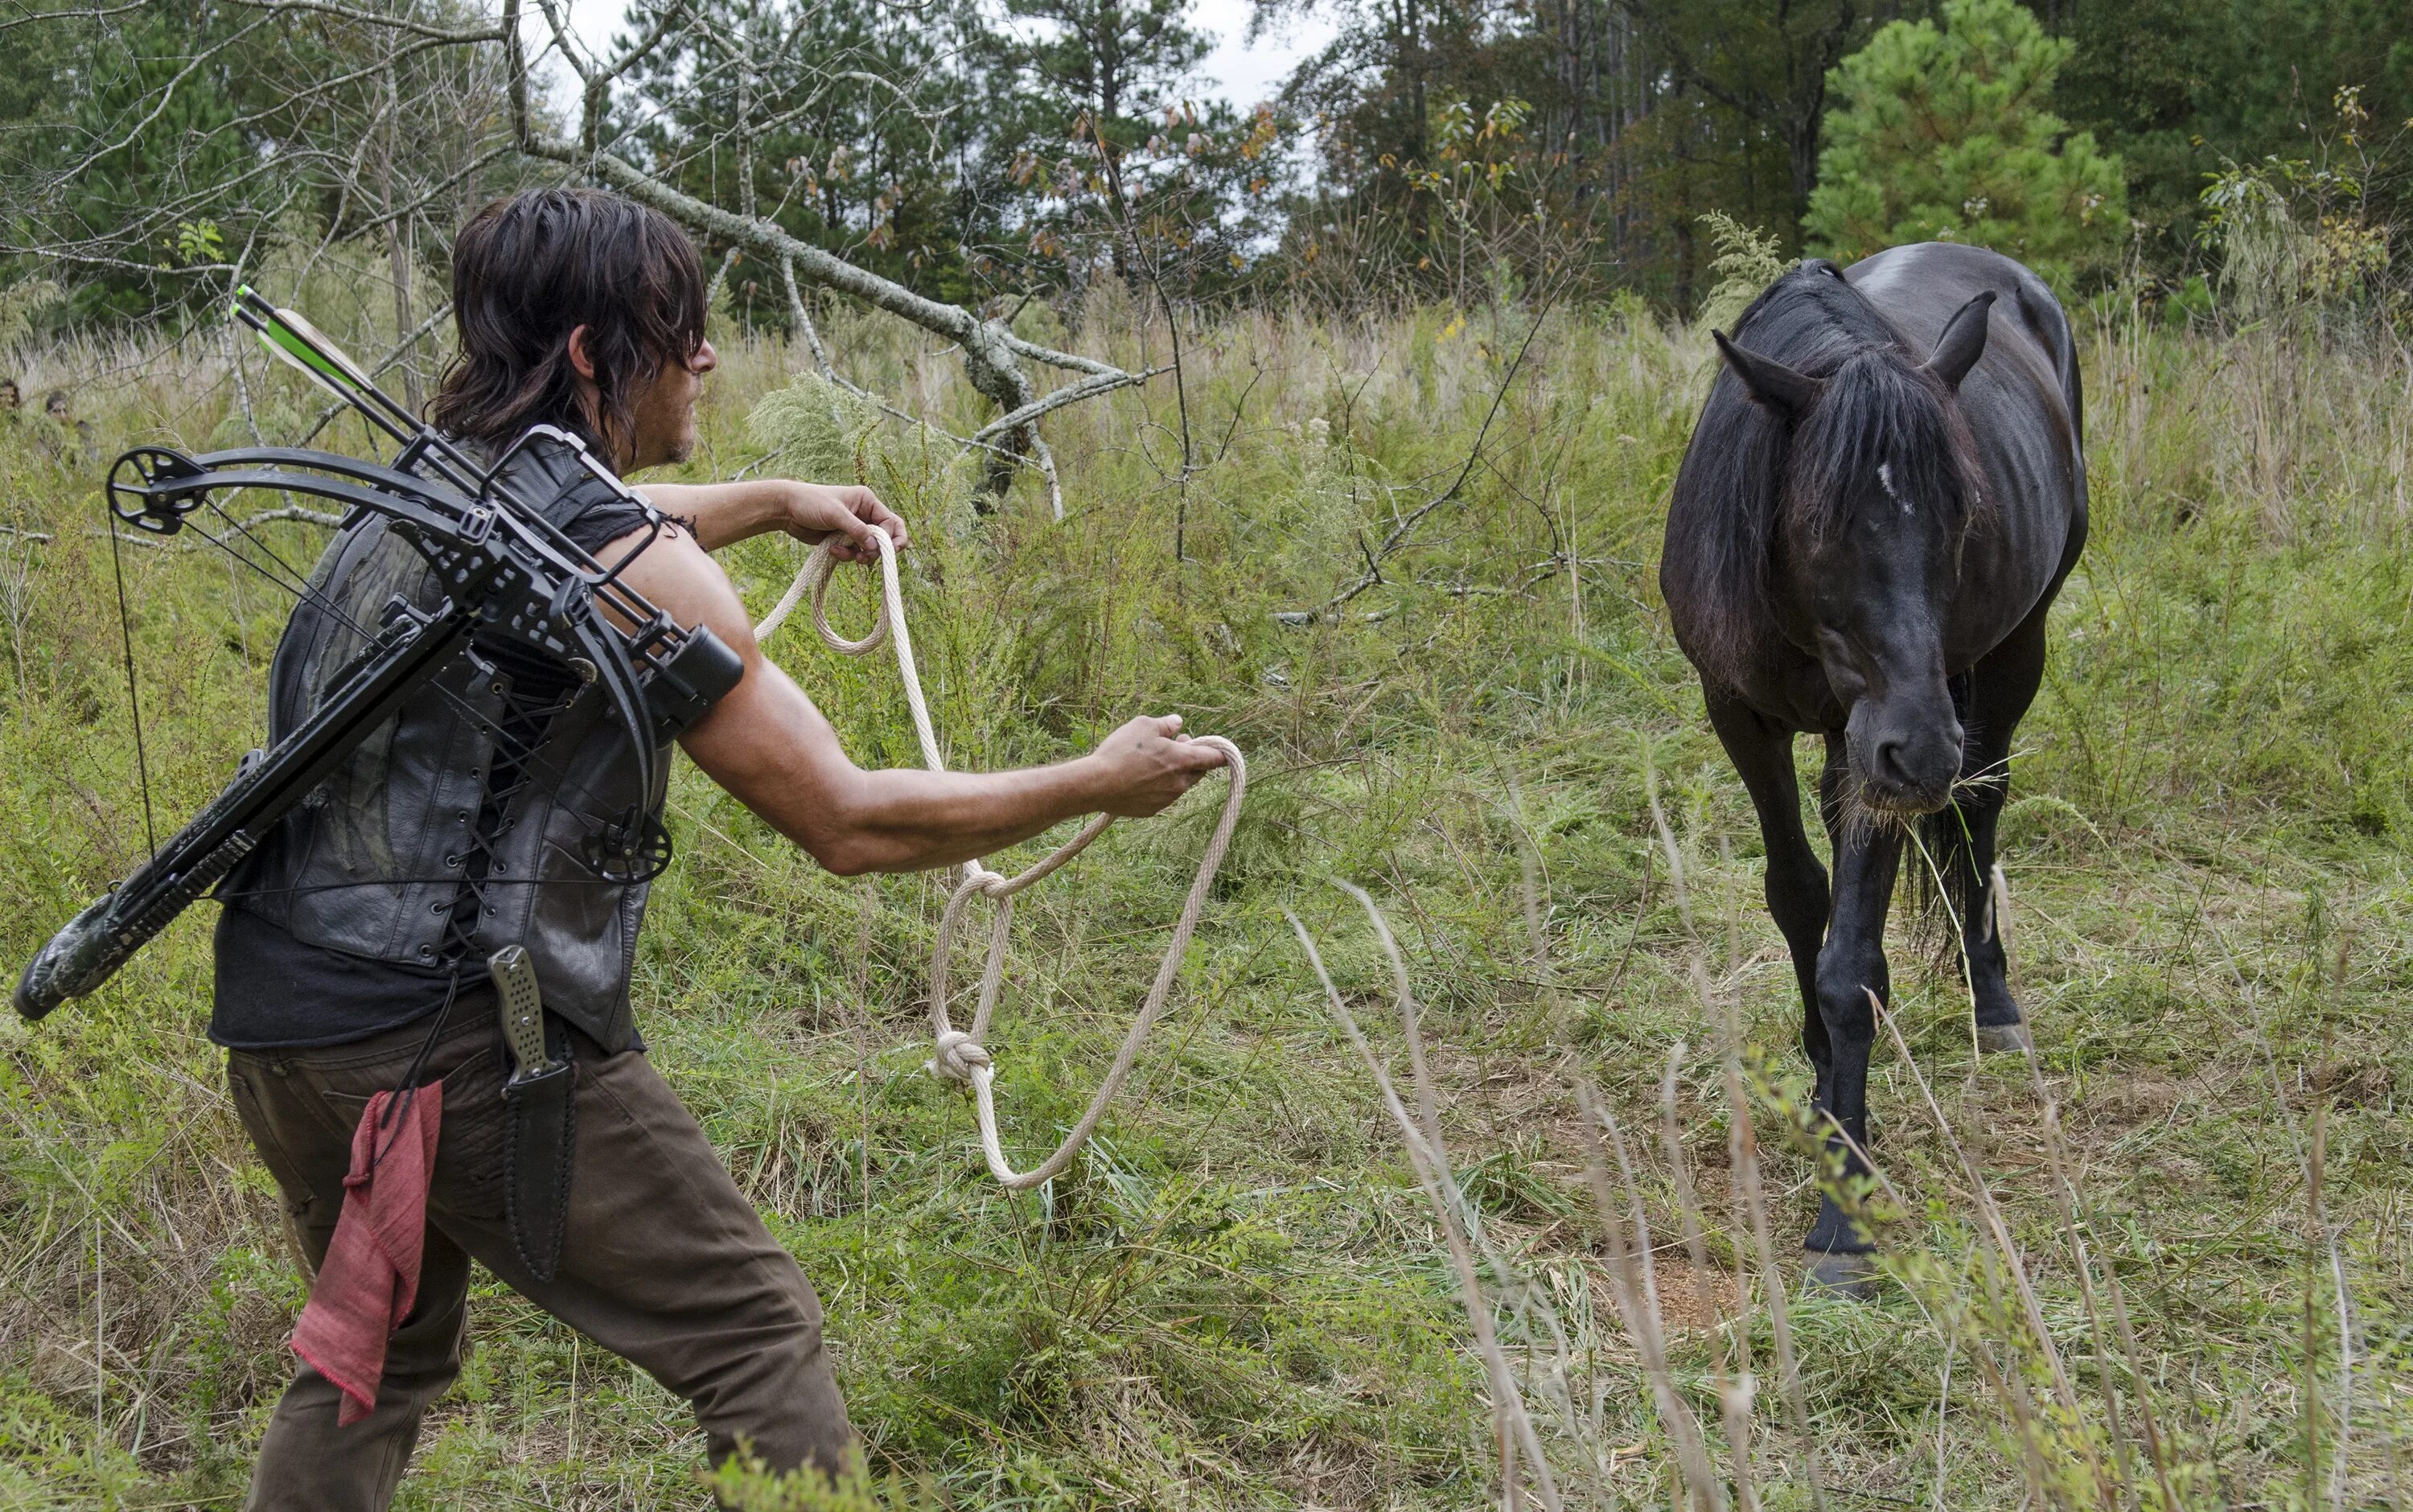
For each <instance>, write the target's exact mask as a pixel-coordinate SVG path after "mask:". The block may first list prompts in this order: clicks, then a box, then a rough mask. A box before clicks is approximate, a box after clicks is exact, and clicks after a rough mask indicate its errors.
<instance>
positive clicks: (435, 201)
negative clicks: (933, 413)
mask: <svg viewBox="0 0 2413 1512" xmlns="http://www.w3.org/2000/svg"><path fill="white" fill-rule="evenodd" d="M541 8H545V10H546V14H547V15H548V16H551V15H552V14H553V12H552V11H551V9H550V7H541ZM1310 17H1312V18H1315V19H1317V20H1320V21H1321V22H1326V23H1329V24H1330V25H1331V26H1332V27H1333V28H1335V29H1334V31H1333V35H1332V39H1331V40H1330V42H1329V44H1328V45H1327V46H1325V47H1324V48H1323V49H1322V50H1321V51H1320V52H1315V53H1314V54H1312V55H1310V56H1309V57H1306V58H1305V59H1303V60H1302V61H1301V63H1300V64H1299V66H1298V67H1296V69H1295V71H1294V72H1293V73H1292V75H1291V76H1290V77H1289V78H1288V80H1287V81H1286V82H1284V83H1283V84H1282V86H1281V89H1280V91H1279V93H1278V94H1277V95H1276V96H1274V97H1272V98H1270V99H1267V100H1266V101H1264V102H1262V103H1261V104H1257V105H1256V106H1254V108H1252V109H1242V108H1236V107H1235V106H1233V105H1231V104H1229V103H1225V102H1223V101H1221V100H1220V99H1210V98H1208V97H1207V96H1205V95H1204V94H1203V93H1202V82H1201V80H1200V77H1199V68H1200V66H1201V65H1202V63H1203V61H1204V60H1205V59H1206V57H1207V53H1208V51H1209V49H1210V47H1211V43H1212V38H1211V37H1209V36H1208V35H1207V33H1206V32H1205V31H1204V30H1203V29H1202V27H1201V24H1200V22H1199V19H1198V18H1197V17H1196V16H1195V15H1194V14H1193V7H1192V5H1191V4H1190V0H918V3H907V0H662V3H661V4H659V6H655V5H650V4H648V3H647V0H639V3H638V4H637V5H636V6H635V7H632V8H631V10H630V12H629V15H628V17H627V19H626V21H625V23H624V24H623V26H622V27H621V29H620V31H619V33H618V35H617V36H616V37H615V38H614V42H613V44H612V52H613V54H614V55H607V54H606V53H604V52H601V51H600V50H599V51H597V52H595V53H594V54H593V55H591V56H587V57H583V58H582V57H577V56H573V55H571V54H572V53H573V52H575V51H576V49H577V43H576V41H575V38H574V37H573V36H572V34H571V33H570V32H569V31H568V30H567V29H557V30H556V31H555V32H554V33H553V34H551V35H548V34H547V32H546V28H545V26H544V25H543V23H542V22H540V19H539V17H538V16H537V14H536V13H535V12H532V11H524V10H523V8H522V7H520V6H519V5H518V4H516V3H515V0H346V3H334V0H139V3H137V4H133V5H125V4H109V3H105V0H102V3H87V4H84V5H81V6H65V7H63V6H59V5H57V3H56V0H36V4H34V5H33V6H31V7H19V8H18V9H17V10H16V13H15V14H14V15H12V16H10V17H8V18H7V19H6V20H5V21H0V25H5V27H6V29H7V46H6V48H5V50H0V170H5V175H6V177H5V184H6V189H5V203H0V212H5V214H6V216H7V237H8V247H7V251H8V252H9V254H11V257H10V262H9V268H10V272H9V273H8V274H6V275H0V276H6V277H7V279H8V281H11V282H16V283H20V284H22V283H23V282H24V281H26V280H29V279H38V280H46V281H47V283H45V284H44V285H43V286H42V287H44V288H46V289H47V288H52V287H55V289H58V290H59V291H60V293H61V294H62V296H63V297H60V298H58V299H55V300H53V301H52V303H51V304H49V305H48V306H46V307H44V308H43V309H42V310H41V311H39V312H36V311H35V310H34V309H33V306H32V304H31V303H30V302H28V301H27V300H25V299H23V298H20V299H18V300H17V301H15V302H14V304H13V305H12V306H11V307H12V309H19V310H21V312H22V313H23V314H24V315H25V316H26V318H28V319H34V318H38V319H41V320H43V321H47V322H51V323H60V322H67V321H79V322H81V321H90V320H93V319H110V318H117V319H124V318H131V317H141V316H147V315H151V314H154V313H155V312H158V311H160V310H162V309H167V308H173V307H175V306H177V305H178V304H180V303H181V304H189V303H191V302H193V301H197V300H199V299H201V298H203V297H205V296H208V295H211V294H213V293H215V291H217V290H219V289H222V288H223V287H224V284H225V281H226V277H227V275H228V274H229V272H230V271H232V270H238V269H241V268H244V267H246V266H257V265H258V264H259V260H260V259H261V258H262V257H263V256H264V255H265V253H266V250H267V249H268V248H269V247H271V246H273V245H280V244H284V245H331V244H332V243H333V242H337V241H341V242H346V243H348V244H362V245H371V246H374V247H378V248H381V249H382V251H383V254H384V255H385V256H387V257H389V258H390V259H391V260H392V273H393V274H395V279H394V282H395V285H396V290H397V292H396V299H397V302H398V304H397V309H396V312H395V319H396V320H397V321H398V322H400V324H401V325H402V326H404V327H405V328H407V326H408V325H409V324H410V323H411V322H412V321H413V320H414V319H420V318H422V317H423V316H424V314H425V313H426V311H425V310H424V309H423V308H419V307H415V306H413V305H412V304H411V300H412V297H413V296H412V293H411V286H412V284H413V282H414V279H413V277H412V276H410V274H411V273H412V270H414V269H416V270H421V271H423V272H426V273H431V274H432V273H436V272H437V271H438V270H440V268H441V266H442V259H443V256H444V253H445V250H446V247H447V244H448V239H449V235H450V230H451V228H452V227H453V226H454V225H457V224H458V222H459V220H460V218H461V216H462V215H463V214H464V213H465V211H466V209H467V208H468V207H470V206H471V205H473V204H475V203H477V202H479V201H481V200H483V199H484V198H486V197H488V196H490V195H492V194H494V193H496V192H497V191H498V190H501V189H504V188H506V187H509V186H511V185H516V184H519V183H524V182H528V181H531V180H534V179H540V178H545V179H559V178H561V177H564V176H570V177H575V176H578V175H579V174H580V173H581V172H582V171H583V170H586V168H587V166H588V165H587V164H586V163H585V161H584V160H583V159H584V158H585V156H588V155H593V154H596V153H603V152H608V153H610V154H612V155H614V157H615V159H616V160H618V161H621V162H625V163H627V164H629V165H633V167H634V168H635V169H636V170H642V171H643V172H644V174H646V175H647V176H648V177H649V178H650V179H651V180H653V181H654V182H656V183H658V184H659V185H663V186H666V187H668V188H670V189H673V190H675V191H677V192H679V193H682V194H684V195H687V196H688V197H691V198H692V199H693V200H697V201H700V202H702V203H703V204H705V205H708V206H710V207H713V208H714V209H715V210H718V211H720V212H725V213H727V214H729V215H737V216H742V217H746V218H747V219H748V220H752V221H755V222H760V223H768V224H770V225H773V226H776V227H777V229H778V230H780V231H782V232H784V233H785V234H786V235H788V236H790V237H792V238H794V239H795V240H796V241H798V242H800V243H804V244H808V245H813V246H818V247H820V248H822V249H824V250H826V251H828V252H831V253H834V254H836V255H837V256H839V257H841V258H843V259H846V260H847V261H848V262H849V263H851V264H852V265H854V266H856V267H859V268H862V269H865V270H867V271H869V272H871V273H874V274H878V275H880V276H881V277H882V278H884V279H886V280H890V281H893V282H894V284H896V285H897V286H899V287H901V288H903V289H908V290H911V291H913V292H914V293H917V294H921V295H925V296H928V297H930V298H932V299H936V300H941V301H945V302H948V303H950V304H957V305H962V306H965V307H968V308H979V309H982V310H984V312H990V313H994V312H995V311H996V310H998V309H999V308H1000V307H1004V308H1011V307H1013V306H1014V304H1018V303H1019V302H1022V301H1026V300H1029V299H1032V298H1048V297H1052V296H1056V295H1060V294H1062V293H1065V292H1067V291H1078V290H1079V289H1082V288H1083V287H1084V286H1085V285H1086V284H1087V283H1088V281H1090V280H1092V279H1094V278H1096V277H1099V276H1101V275H1112V276H1117V277H1120V278H1122V279H1124V280H1126V281H1127V282H1129V283H1131V285H1132V288H1133V289H1134V290H1135V291H1140V292H1143V293H1146V292H1147V288H1146V287H1144V286H1152V289H1153V295H1151V296H1150V297H1159V296H1161V297H1162V298H1164V299H1167V300H1185V301H1186V300H1193V299H1221V298H1241V299H1249V298H1270V297H1284V296H1292V295H1297V294H1307V295H1312V296H1316V297H1319V298H1326V299H1340V300H1344V301H1345V300H1349V299H1354V298H1359V297H1364V296H1366V295H1368V294H1369V293H1370V294H1379V295H1381V296H1384V297H1397V296H1399V295H1402V294H1404V295H1406V296H1408V297H1411V298H1453V297H1463V296H1464V295H1465V294H1467V293H1468V292H1469V291H1470V286H1472V285H1477V284H1480V285H1486V286H1496V285H1498V284H1500V283H1502V282H1503V281H1509V282H1515V283H1517V284H1521V285H1525V286H1531V285H1532V284H1534V283H1535V282H1536V281H1537V280H1559V281H1562V282H1573V283H1576V284H1579V285H1581V286H1582V287H1585V288H1587V289H1590V290H1591V291H1593V292H1595V293H1606V292H1610V291H1615V290H1621V289H1630V290H1634V291H1636V292H1638V293H1639V294H1641V295H1642V296H1644V297H1646V298H1649V299H1651V300H1652V301H1653V302H1654V303H1659V304H1664V305H1667V306H1671V307H1674V308H1677V309H1680V310H1689V309H1691V308H1692V307H1694V306H1695V304H1697V302H1698V301H1699V300H1700V299H1701V298H1702V297H1703V296H1704V295H1705V294H1706V293H1707V291H1708V290H1709V289H1710V287H1711V286H1712V285H1713V284H1714V283H1715V282H1716V281H1717V274H1716V273H1715V271H1714V269H1713V266H1712V264H1713V262H1714V259H1715V258H1716V256H1717V255H1718V252H1719V250H1720V249H1719V248H1718V247H1717V246H1715V245H1712V243H1711V241H1710V237H1709V235H1708V232H1707V230H1705V227H1704V221H1703V217H1704V216H1705V215H1707V214H1708V213H1710V212H1712V211H1715V212H1721V213H1723V214H1725V215H1728V216H1730V217H1732V219H1733V220H1734V221H1735V222H1738V223H1740V224H1741V225H1744V226H1750V227H1756V228H1760V229H1761V230H1764V231H1765V232H1766V233H1767V234H1768V235H1769V237H1770V238H1772V245H1773V249H1774V250H1775V251H1776V252H1778V253H1780V254H1783V255H1791V254H1794V253H1796V252H1799V251H1802V250H1813V251H1827V252H1833V253H1839V254H1843V255H1850V254H1852V253H1854V252H1858V251H1863V250H1866V249H1867V245H1881V244H1882V243H1884V242H1886V241H1888V240H1901V239H1905V238H1909V237H1915V236H1920V235H1931V236H1932V235H1944V236H1953V237H1959V238H1961V239H1967V240H1976V241H1983V242H1990V243H1992V244H1994V245H2004V246H2005V249H2006V250H2010V251H2013V252H2015V253H2018V254H2021V255H2023V256H2026V257H2027V258H2028V259H2030V260H2031V261H2035V262H2036V263H2038V264H2039V265H2040V266H2045V267H2047V268H2048V269H2049V272H2050V275H2052V276H2054V277H2055V278H2056V280H2057V281H2059V282H2062V283H2064V284H2065V285H2084V284H2087V283H2089V282H2090V281H2091V282H2095V283H2099V282H2101V281H2104V280H2106V279H2108V278H2110V277H2111V276H2113V275H2115V274H2127V275H2130V276H2132V277H2135V276H2139V275H2141V279H2142V282H2143V283H2144V285H2145V286H2146V287H2147V288H2149V289H2154V288H2162V289H2171V290H2180V289H2184V287H2185V283H2186V279H2187V277H2188V275H2189V274H2192V273H2194V272H2196V271H2198V269H2201V268H2204V267H2207V266H2211V265H2212V262H2211V259H2210V258H2209V257H2208V249H2209V248H2210V247H2211V245H2213V243H2214V242H2215V241H2217V240H2218V238H2219V235H2220V232H2221V230H2222V228H2223V224H2224V218H2225V219H2226V221H2227V223H2228V225H2229V226H2230V227H2231V228H2232V229H2233V228H2234V227H2235V226H2236V225H2238V224H2240V223H2242V222H2246V221H2252V220H2254V219H2255V218H2256V217H2257V216H2259V217H2260V218H2261V219H2262V220H2263V221H2265V222H2268V221H2270V220H2271V219H2272V218H2273V217H2276V218H2278V219H2279V220H2282V221H2284V222H2285V224H2286V226H2287V228H2288V229H2290V230H2292V231H2293V232H2294V233H2296V234H2297V235H2298V236H2299V238H2300V239H2301V238H2309V239H2310V240H2308V241H2304V242H2303V243H2302V247H2301V248H2299V252H2300V254H2301V257H2302V259H2303V260H2304V262H2305V269H2304V270H2300V271H2301V273H2302V276H2303V277H2306V278H2311V279H2313V280H2315V281H2318V280H2320V279H2322V278H2328V279H2330V280H2331V281H2332V282H2337V281H2339V280H2340V279H2345V280H2347V281H2351V280H2352V279H2353V278H2354V277H2358V276H2361V274H2367V273H2373V272H2376V270H2379V269H2383V268H2385V267H2387V266H2388V265H2389V264H2390V263H2391V260H2394V259H2393V256H2392V252H2391V247H2390V245H2389V234H2390V229H2391V228H2392V227H2393V226H2395V225H2396V224H2397V223H2398V222H2399V221H2401V220H2403V219H2404V218H2405V217H2404V211H2405V209H2406V205H2407V202H2408V187H2407V183H2406V179H2405V177H2404V176H2403V175H2402V174H2401V173H2397V172H2394V171H2392V170H2391V169H2390V167H2389V163H2390V161H2391V156H2392V157H2394V158H2395V159H2399V160H2401V159H2402V158H2403V157H2404V156H2405V155H2404V154H2402V153H2401V152H2392V148H2393V146H2394V144H2395V143H2396V142H2397V141H2399V139H2401V138H2402V137H2403V135H2404V134H2405V132H2406V128H2407V125H2408V122H2407V118H2408V117H2413V10H2408V9H2407V8H2406V7H2404V6H2403V5H2401V4H2391V3H2388V0H2185V3H2182V0H2043V3H2040V4H2037V5H2035V6H2032V7H2019V6H2016V5H2014V4H2012V0H1952V3H1949V4H1921V3H1917V0H1890V3H1874V4H1873V3H1869V0H1257V9H1256V11H1255V19H1256V24H1257V26H1258V27H1260V28H1263V29H1266V30H1267V31H1268V32H1269V33H1278V32H1279V30H1280V29H1281V28H1282V27H1285V26H1289V25H1293V24H1295V23H1298V22H1302V21H1303V20H1306V19H1308V18H1310ZM1939 123H1940V124H1939ZM531 130H536V131H545V132H549V133H550V134H551V135H552V136H553V137H555V138H557V139H559V140H560V141H562V142H563V144H564V146H565V148H566V150H565V151H564V152H562V153H560V154H559V155H557V156H555V157H554V158H551V159H537V158H533V157H531V156H528V155H527V154H526V152H524V151H521V150H517V147H518V141H517V140H516V139H520V138H524V137H525V136H526V133H527V132H529V131H531ZM1922 132H1924V133H1926V137H1925V138H1922V136H1921V133H1922ZM1931 139H1932V140H1931ZM565 159H567V160H565ZM602 176H603V177H604V178H605V179H606V181H607V182H609V181H610V179H609V175H602ZM687 218H688V220H689V224H690V225H691V226H692V227H694V229H696V230H698V232H699V234H700V236H701V238H702V239H703V241H704V242H705V243H706V244H707V245H708V248H709V250H710V251H711V252H713V253H714V254H715V255H716V256H717V257H719V258H720V259H721V265H720V267H719V269H718V271H719V272H720V274H722V277H721V279H720V281H719V282H718V284H717V290H718V296H719V297H720V298H721V299H723V300H724V301H725V302H726V304H727V307H728V308H729V309H730V311H731V312H732V313H733V314H734V315H735V316H736V317H738V318H739V319H741V320H744V321H747V322H749V323H767V324H773V325H784V324H786V323H788V322H789V321H790V320H791V319H792V313H793V311H794V309H795V306H794V305H793V304H792V301H791V300H790V299H789V297H788V292H787V289H786V287H785V276H784V275H783V274H782V272H781V270H780V269H779V268H778V267H777V266H774V265H772V264H771V263H770V262H768V261H766V260H765V259H762V257H760V256H755V255H751V254H750V252H749V250H748V248H747V247H746V246H744V245H741V243H743V241H744V239H743V238H739V237H733V236H732V235H729V234H725V233H717V232H716V231H715V230H714V229H713V227H712V226H710V225H707V224H704V223H703V221H702V220H700V219H699V218H697V217H695V216H692V215H690V216H688V217H687ZM2264 229H2265V230H2268V227H2267V226H2265V228H2264ZM732 253H734V254H735V255H734V256H733V257H732V256H731V254H732ZM2290 255H2291V256H2293V255H2297V254H2290ZM2316 265H2317V266H2316ZM2341 268H2342V269H2343V270H2344V271H2343V272H2340V269H2341ZM423 303H424V302H423V301H422V304H423ZM6 334H7V333H5V332H0V337H5V335H6Z"/></svg>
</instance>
